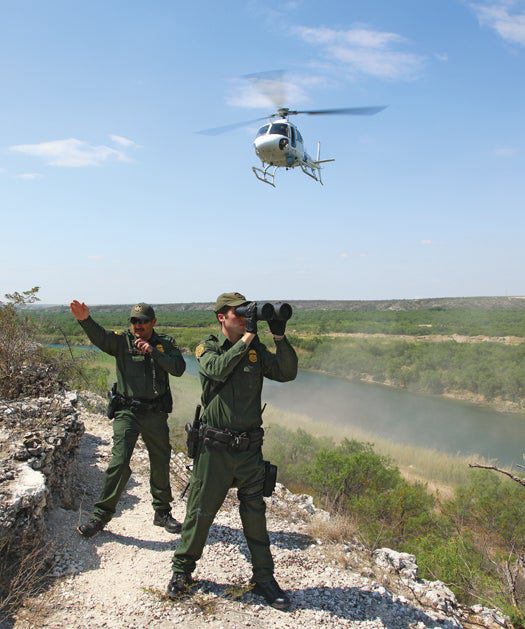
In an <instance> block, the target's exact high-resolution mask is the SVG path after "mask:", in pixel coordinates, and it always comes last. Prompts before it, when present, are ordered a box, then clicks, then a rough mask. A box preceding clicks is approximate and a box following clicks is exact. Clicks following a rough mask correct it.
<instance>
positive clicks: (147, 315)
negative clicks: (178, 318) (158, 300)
mask: <svg viewBox="0 0 525 629" xmlns="http://www.w3.org/2000/svg"><path fill="white" fill-rule="evenodd" d="M129 318H130V319H142V320H144V321H145V320H147V319H154V318H155V311H154V310H153V308H152V307H151V306H150V305H149V304H145V303H142V302H141V303H140V304H135V305H134V306H133V308H132V309H131V312H130V313H129Z"/></svg>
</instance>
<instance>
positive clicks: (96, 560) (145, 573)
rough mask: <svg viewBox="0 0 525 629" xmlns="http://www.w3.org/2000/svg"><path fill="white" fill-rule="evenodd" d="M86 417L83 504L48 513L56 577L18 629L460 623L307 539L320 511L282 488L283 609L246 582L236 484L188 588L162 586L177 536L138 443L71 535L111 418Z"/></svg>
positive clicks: (274, 518)
mask: <svg viewBox="0 0 525 629" xmlns="http://www.w3.org/2000/svg"><path fill="white" fill-rule="evenodd" d="M81 409H82V407H81ZM81 418H82V419H83V421H84V422H85V426H86V433H85V435H84V437H83V440H82V443H81V448H80V452H79V455H78V460H77V467H76V481H75V482H76V488H77V490H76V493H77V498H78V507H79V508H78V510H76V511H74V510H71V511H66V510H64V509H61V508H56V509H55V510H53V511H52V512H51V513H50V517H49V525H48V535H49V543H50V546H51V547H52V549H53V550H52V552H53V555H54V557H53V566H52V569H51V570H52V573H51V574H52V579H51V583H50V585H49V587H48V588H47V589H46V590H45V591H44V592H43V593H42V594H40V595H39V596H38V597H36V598H34V599H32V600H31V601H29V602H28V603H27V604H26V606H25V607H24V608H22V609H21V610H20V611H19V613H18V615H17V617H16V619H15V622H14V627H17V628H29V627H49V628H51V627H53V628H55V627H56V628H58V627H60V628H62V627H90V628H93V627H109V628H124V627H126V628H138V627H154V628H155V629H157V628H168V627H173V626H174V625H178V626H180V627H188V628H193V627H203V626H209V627H225V628H226V627H227V628H235V627H261V628H262V627H264V629H269V628H270V627H294V628H296V627H320V626H323V627H328V628H330V627H363V628H364V627H367V628H372V627H373V628H379V627H388V628H390V629H394V628H395V629H403V628H407V629H408V628H410V629H422V628H424V627H444V628H452V627H461V626H467V625H466V624H462V622H461V621H460V620H459V618H460V617H461V614H460V612H458V610H457V609H450V605H449V604H448V603H447V604H444V603H443V602H442V601H441V603H440V602H439V601H438V602H437V603H436V605H434V606H433V607H432V606H430V605H428V606H427V605H422V604H420V603H418V602H417V601H416V600H415V599H414V597H409V596H407V595H406V592H405V591H402V590H400V589H399V588H398V589H397V593H396V592H395V591H394V590H391V589H389V587H385V583H386V582H387V581H388V582H391V580H390V581H389V580H388V579H386V577H385V578H382V577H381V575H378V573H377V570H376V571H375V572H374V571H373V570H371V568H370V564H369V563H368V564H367V562H366V560H365V558H364V557H365V555H364V551H361V552H362V553H363V563H362V569H359V563H360V560H359V556H357V555H356V552H357V550H356V548H357V546H356V545H355V544H354V543H352V542H348V543H347V544H339V545H337V544H335V545H334V544H329V543H327V542H321V541H320V540H316V539H314V538H312V537H310V536H309V535H308V530H309V529H308V527H309V524H310V521H311V519H312V518H321V519H323V518H326V517H328V516H327V514H324V512H317V511H316V510H315V508H314V507H313V505H312V501H311V499H310V498H309V497H305V496H302V497H298V496H294V495H293V494H290V493H289V492H287V490H285V489H284V488H280V489H279V492H278V494H277V496H276V497H275V498H272V499H271V500H270V501H269V502H268V527H269V531H270V538H271V541H272V553H273V555H274V559H275V564H276V578H277V580H278V581H279V583H280V585H281V587H283V589H286V590H287V591H288V592H289V594H290V596H291V600H292V608H291V610H290V611H288V612H281V611H278V610H275V609H273V608H271V607H269V606H267V605H266V604H265V602H264V599H262V598H260V597H258V596H256V595H254V594H252V593H251V592H250V590H249V586H248V582H249V579H250V576H251V567H250V561H249V558H248V549H247V546H246V544H245V541H244V537H243V535H242V529H241V523H240V518H239V515H238V512H237V499H236V497H235V494H234V493H233V492H232V494H231V495H230V496H229V497H228V498H227V500H226V502H225V504H224V506H223V508H222V509H221V511H220V512H219V514H218V516H217V518H216V520H215V523H214V525H213V526H212V529H211V531H210V536H209V539H208V544H207V546H206V548H205V551H204V555H203V558H202V559H201V561H200V562H199V564H198V567H197V570H196V572H195V573H194V578H195V579H196V584H195V586H194V588H193V589H192V594H191V595H189V596H185V597H183V598H181V599H179V600H177V601H175V602H172V601H170V600H169V599H168V598H167V597H166V596H165V589H166V586H167V584H168V581H169V579H170V576H171V569H170V559H171V556H172V553H173V550H174V548H175V546H176V545H177V541H178V539H179V535H170V534H169V533H167V532H166V531H164V529H161V528H159V527H155V526H153V524H152V521H153V511H152V507H151V502H150V494H149V481H148V459H147V454H146V452H145V450H144V448H143V446H139V447H137V449H136V451H135V454H134V457H133V460H132V468H133V472H134V473H133V476H132V478H131V480H130V482H129V483H128V487H127V490H126V492H125V493H124V495H123V497H122V500H121V503H120V508H119V510H118V512H117V514H116V516H115V518H114V519H113V520H112V521H111V522H110V524H109V525H108V526H107V528H106V529H105V530H104V531H102V532H101V533H100V534H99V535H97V536H96V537H95V538H93V539H91V540H86V539H83V538H81V537H80V536H79V535H78V534H77V533H76V532H75V527H76V526H77V525H78V524H79V521H81V520H82V521H83V520H85V519H86V518H87V517H89V513H90V511H91V508H92V505H93V502H94V501H95V500H96V498H97V495H98V490H99V488H100V485H101V480H102V476H103V471H104V469H105V467H106V465H107V462H108V458H109V452H110V447H111V424H110V422H109V421H108V420H106V419H105V418H104V417H102V416H101V415H98V414H94V413H89V412H87V411H86V410H81ZM173 459H174V466H173V468H174V470H177V469H180V463H181V461H182V460H183V457H181V455H178V456H174V457H173ZM183 482H184V479H183V478H182V474H179V475H178V476H177V475H174V486H175V488H177V489H180V487H181V486H182V485H183ZM179 495H180V491H177V499H176V500H175V503H174V508H173V515H174V516H175V517H176V518H177V519H178V520H182V519H183V518H184V511H185V502H184V501H183V500H180V499H179V498H178V496H179ZM356 564H357V569H356ZM405 590H406V591H409V590H410V588H409V589H408V590H407V588H405ZM423 598H424V597H423ZM438 598H439V597H438ZM411 599H412V600H411ZM418 600H419V601H421V600H422V597H421V596H419V597H418ZM439 607H441V611H440V609H439ZM447 608H448V609H447ZM485 626H491V625H490V623H489V624H487V625H485ZM493 626H496V625H493Z"/></svg>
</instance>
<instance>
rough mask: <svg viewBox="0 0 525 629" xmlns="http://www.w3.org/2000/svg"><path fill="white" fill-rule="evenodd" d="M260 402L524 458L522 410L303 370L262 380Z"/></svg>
mask: <svg viewBox="0 0 525 629" xmlns="http://www.w3.org/2000/svg"><path fill="white" fill-rule="evenodd" d="M185 358H186V363H187V371H188V373H189V374H196V373H197V365H196V361H195V358H194V357H193V356H185ZM263 401H264V402H268V404H271V405H273V406H276V407H278V408H282V409H283V410H285V411H293V412H295V413H300V414H301V415H307V416H309V417H311V418H313V419H316V418H318V419H320V420H323V421H327V422H330V423H333V424H338V425H341V426H352V427H356V428H359V429H361V430H365V431H366V432H367V433H369V434H371V435H375V436H376V437H378V438H382V439H388V440H390V441H394V442H397V443H405V444H413V445H417V446H423V447H425V448H431V449H434V450H438V451H441V452H447V453H449V454H460V455H462V456H467V455H470V454H481V455H482V456H484V457H486V458H490V459H497V460H498V462H499V463H500V464H504V465H512V464H513V463H522V462H523V457H522V454H523V452H524V450H525V417H524V416H523V415H517V414H510V413H498V412H497V411H494V410H491V409H487V408H483V407H479V406H475V405H473V404H469V403H467V402H461V401H457V400H449V399H445V398H440V397H438V396H431V395H423V394H417V393H412V392H409V391H402V390H398V389H392V388H390V387H385V386H382V385H375V384H368V383H364V382H350V381H348V380H345V379H343V378H336V377H333V376H326V375H324V374H319V373H312V372H307V371H300V372H299V375H298V376H297V379H296V380H295V381H294V382H287V383H285V384H281V383H279V382H272V381H271V380H265V385H264V390H263Z"/></svg>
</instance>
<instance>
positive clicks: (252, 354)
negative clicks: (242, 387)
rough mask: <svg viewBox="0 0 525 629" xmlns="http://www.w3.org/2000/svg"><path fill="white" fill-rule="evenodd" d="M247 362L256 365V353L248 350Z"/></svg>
mask: <svg viewBox="0 0 525 629" xmlns="http://www.w3.org/2000/svg"><path fill="white" fill-rule="evenodd" d="M248 360H249V361H250V362H251V363H256V362H257V352H256V351H255V350H254V349H250V350H248Z"/></svg>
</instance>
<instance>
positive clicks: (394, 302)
mask: <svg viewBox="0 0 525 629" xmlns="http://www.w3.org/2000/svg"><path fill="white" fill-rule="evenodd" d="M260 301H273V300H270V299H268V300H266V299H265V300H260ZM289 303H290V304H291V305H292V306H293V307H294V308H295V309H297V310H344V311H387V310H390V311H397V312H402V311H412V310H518V309H519V310H525V296H523V297H435V298H427V299H382V300H373V301H366V300H323V299H318V300H317V299H300V300H297V299H292V300H289ZM132 305H133V304H107V305H102V306H96V305H95V306H90V308H91V309H92V311H93V312H122V311H123V310H128V309H130V308H131V306H132ZM153 306H154V307H155V310H156V311H157V312H159V313H160V312H190V311H197V310H200V311H202V310H212V309H213V303H212V302H189V303H174V304H153ZM28 308H31V309H32V310H35V309H38V310H40V311H45V312H57V313H60V312H67V311H68V310H69V309H68V307H67V306H64V305H46V304H33V305H31V306H28Z"/></svg>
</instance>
